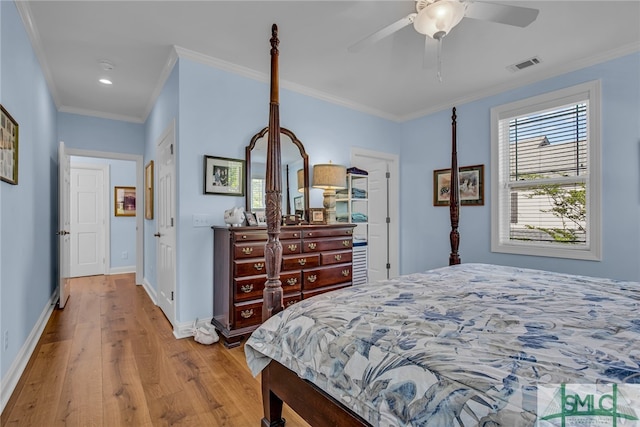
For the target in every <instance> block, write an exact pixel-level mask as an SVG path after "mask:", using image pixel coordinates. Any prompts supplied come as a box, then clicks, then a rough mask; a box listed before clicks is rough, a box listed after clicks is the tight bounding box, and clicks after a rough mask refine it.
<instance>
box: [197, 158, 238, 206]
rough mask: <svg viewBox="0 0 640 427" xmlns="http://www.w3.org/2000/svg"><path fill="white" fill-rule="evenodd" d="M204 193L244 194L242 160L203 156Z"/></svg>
mask: <svg viewBox="0 0 640 427" xmlns="http://www.w3.org/2000/svg"><path fill="white" fill-rule="evenodd" d="M204 194H219V195H223V196H244V160H240V159H229V158H226V157H214V156H204Z"/></svg>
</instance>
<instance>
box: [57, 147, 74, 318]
mask: <svg viewBox="0 0 640 427" xmlns="http://www.w3.org/2000/svg"><path fill="white" fill-rule="evenodd" d="M70 170H71V159H70V158H69V155H67V154H66V152H65V148H64V142H62V141H60V146H59V148H58V233H57V234H58V236H59V237H58V288H59V292H60V294H59V296H60V300H59V303H58V304H59V305H60V308H64V306H65V304H66V303H67V298H69V281H70V278H69V276H70V270H71V264H70V263H71V240H70V238H69V235H70V233H69V229H70V226H71V223H70V220H69V192H70V190H71V189H70V186H71V185H70V182H69V179H70Z"/></svg>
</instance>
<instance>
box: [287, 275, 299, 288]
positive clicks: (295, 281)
mask: <svg viewBox="0 0 640 427" xmlns="http://www.w3.org/2000/svg"><path fill="white" fill-rule="evenodd" d="M296 283H298V279H297V278H296V277H292V278H290V279H287V285H289V286H293V285H295V284H296Z"/></svg>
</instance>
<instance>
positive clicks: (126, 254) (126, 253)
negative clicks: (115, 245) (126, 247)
mask: <svg viewBox="0 0 640 427" xmlns="http://www.w3.org/2000/svg"><path fill="white" fill-rule="evenodd" d="M127 258H129V253H128V252H127V251H124V252H122V259H127Z"/></svg>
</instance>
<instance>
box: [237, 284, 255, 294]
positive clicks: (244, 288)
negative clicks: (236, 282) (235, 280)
mask: <svg viewBox="0 0 640 427" xmlns="http://www.w3.org/2000/svg"><path fill="white" fill-rule="evenodd" d="M240 290H241V291H242V292H244V293H245V294H248V293H249V292H251V291H252V290H253V283H249V284H248V285H242V286H241V287H240Z"/></svg>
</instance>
